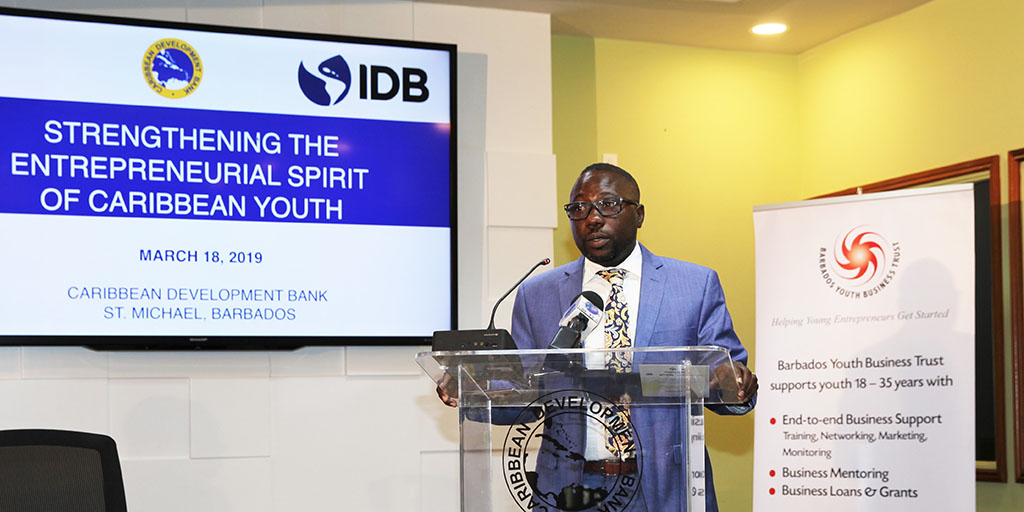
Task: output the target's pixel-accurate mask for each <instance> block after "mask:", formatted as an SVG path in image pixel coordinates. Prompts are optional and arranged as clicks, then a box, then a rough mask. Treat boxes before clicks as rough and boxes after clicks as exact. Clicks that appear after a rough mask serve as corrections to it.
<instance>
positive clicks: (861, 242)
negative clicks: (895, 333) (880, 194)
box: [818, 226, 900, 299]
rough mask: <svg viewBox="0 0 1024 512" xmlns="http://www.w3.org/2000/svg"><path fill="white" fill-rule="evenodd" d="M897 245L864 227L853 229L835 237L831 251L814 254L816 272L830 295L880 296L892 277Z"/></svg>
mask: <svg viewBox="0 0 1024 512" xmlns="http://www.w3.org/2000/svg"><path fill="white" fill-rule="evenodd" d="M899 265H900V243H899V242H889V241H888V240H886V239H885V237H883V236H882V235H881V234H880V233H878V232H877V231H873V230H872V229H870V228H869V227H868V226H857V227H855V228H853V229H851V230H849V231H844V232H842V233H840V234H839V235H838V236H836V239H835V241H834V242H833V244H832V247H831V248H829V247H822V248H821V249H820V250H819V251H818V270H819V272H820V273H821V277H822V279H823V280H824V282H825V284H826V285H827V286H828V287H829V288H830V289H831V290H833V291H835V292H836V293H838V294H839V295H842V296H844V297H849V298H852V299H861V298H867V297H871V296H874V295H876V294H877V293H879V292H881V291H882V290H883V289H885V288H886V287H887V286H889V284H890V283H892V280H893V278H894V277H895V276H896V269H897V268H898V267H899Z"/></svg>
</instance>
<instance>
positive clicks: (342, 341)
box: [0, 6, 458, 350]
mask: <svg viewBox="0 0 1024 512" xmlns="http://www.w3.org/2000/svg"><path fill="white" fill-rule="evenodd" d="M0 15H3V16H20V17H25V18H44V19H55V20H65V21H77V22H85V23H101V24H109V25H121V26H139V27H149V28H168V29H175V30H194V31H205V32H214V33H222V34H239V35H248V36H262V37H273V38H280V39H303V40H315V41H329V42H341V43H356V44H367V45H377V46H392V47H401V48H416V49H425V50H438V51H443V52H446V53H447V54H448V62H449V67H448V70H449V77H448V82H449V90H448V94H449V97H448V104H449V124H450V127H451V128H450V134H449V148H448V151H449V153H448V154H449V158H448V163H449V169H448V175H449V198H450V204H449V214H450V217H449V218H450V225H451V228H450V230H449V233H450V255H451V257H450V263H451V268H450V272H451V279H450V292H449V296H450V301H451V305H450V307H451V315H450V318H451V325H450V326H447V327H445V326H439V329H438V330H447V329H455V328H457V326H458V251H457V249H458V244H457V240H458V229H457V226H458V222H457V220H458V219H457V217H458V201H457V195H456V192H457V188H458V187H457V170H458V167H457V160H458V158H457V144H456V140H457V133H458V132H457V124H458V123H457V117H456V113H457V109H456V75H457V74H456V64H457V60H458V59H457V55H458V49H457V46H456V45H454V44H449V43H432V42H422V41H405V40H400V39H388V38H373V37H362V36H343V35H332V34H321V33H313V32H297V31H289V30H275V29H263V28H248V27H234V26H226V25H212V24H205V23H190V22H176V21H166V20H149V19H142V18H130V17H119V16H104V15H94V14H80V13H72V12H62V11H43V10H35V9H23V8H14V7H3V6H0ZM398 292H399V291H396V293H398ZM430 341H431V337H430V336H426V335H425V336H344V335H339V336H279V335H274V336H219V335H208V336H207V335H203V334H197V335H194V336H185V335H158V334H155V335H93V334H83V335H73V336H66V335H3V334H0V347H5V346H6V347H11V346H81V347H86V348H90V349H93V350H199V349H202V350H295V349H297V348H301V347H307V346H321V347H327V346H374V347H381V346H410V345H413V346H414V345H430Z"/></svg>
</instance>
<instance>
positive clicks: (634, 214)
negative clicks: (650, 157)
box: [569, 171, 644, 267]
mask: <svg viewBox="0 0 1024 512" xmlns="http://www.w3.org/2000/svg"><path fill="white" fill-rule="evenodd" d="M639 195H640V194H639V191H637V190H636V188H635V187H633V186H632V185H631V184H630V182H629V181H628V180H627V179H626V178H624V177H622V176H620V175H619V174H617V173H614V172H609V171H591V172H588V173H586V174H584V175H582V176H580V178H579V179H578V180H576V184H575V185H573V187H572V192H571V195H570V197H569V201H570V202H575V201H586V202H593V201H597V200H600V199H605V198H608V197H622V198H624V199H631V200H633V201H639V199H640V198H639V197H638V196H639ZM569 223H570V224H571V225H572V238H573V240H574V241H575V242H576V247H578V248H579V250H580V252H581V253H583V255H584V256H586V258H587V259H588V260H590V261H593V262H594V263H597V264H599V265H602V266H605V267H614V266H616V265H618V264H619V263H622V262H623V261H625V259H626V257H627V256H629V253H630V252H631V251H632V250H633V247H634V246H635V245H636V230H637V229H639V228H640V226H642V225H643V223H644V207H643V206H642V205H633V204H623V205H622V212H621V213H619V214H618V215H616V216H614V217H603V216H602V215H601V214H600V213H599V212H598V211H597V208H591V210H590V215H588V216H587V218H585V219H583V220H573V221H569Z"/></svg>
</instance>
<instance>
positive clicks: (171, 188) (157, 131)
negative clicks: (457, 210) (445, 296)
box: [0, 98, 451, 227]
mask: <svg viewBox="0 0 1024 512" xmlns="http://www.w3.org/2000/svg"><path fill="white" fill-rule="evenodd" d="M0 112H3V113H4V115H3V116H2V117H0V159H2V160H0V212H3V213H28V214H48V215H87V216H114V217H152V218H185V219H212V220H239V221H260V222H316V223H342V224H374V225H394V226H431V227H449V226H450V203H451V197H450V175H449V168H450V164H449V161H450V157H451V155H450V136H451V133H450V125H448V124H433V123H413V122H402V121H381V120H367V119H345V118H327V117H309V116H292V115H277V114H254V113H246V112H221V111H209V110H187V109H178V108H158V107H139V106H126V105H107V104H95V103H76V102H66V101H47V100H27V99H13V98H0Z"/></svg>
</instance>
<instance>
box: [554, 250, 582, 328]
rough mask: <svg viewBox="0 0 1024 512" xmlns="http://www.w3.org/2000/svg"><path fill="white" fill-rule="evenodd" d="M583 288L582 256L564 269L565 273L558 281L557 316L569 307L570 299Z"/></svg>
mask: <svg viewBox="0 0 1024 512" xmlns="http://www.w3.org/2000/svg"><path fill="white" fill-rule="evenodd" d="M581 290H583V257H580V258H579V259H578V260H576V261H575V262H573V264H572V265H570V266H569V267H568V268H566V269H565V275H564V276H563V277H562V280H561V281H559V282H558V312H557V313H556V314H557V315H558V316H559V317H561V316H562V313H563V312H564V311H565V310H566V309H568V308H569V305H570V304H572V300H573V299H575V298H576V296H577V295H579V293H580V291H581Z"/></svg>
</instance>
